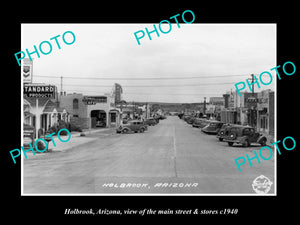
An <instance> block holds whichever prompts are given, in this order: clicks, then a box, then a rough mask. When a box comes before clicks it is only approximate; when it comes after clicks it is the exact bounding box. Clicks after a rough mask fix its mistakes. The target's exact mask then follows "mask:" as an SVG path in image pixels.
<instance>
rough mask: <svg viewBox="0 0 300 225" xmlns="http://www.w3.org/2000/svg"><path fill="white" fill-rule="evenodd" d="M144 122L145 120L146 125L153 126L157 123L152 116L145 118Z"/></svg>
mask: <svg viewBox="0 0 300 225" xmlns="http://www.w3.org/2000/svg"><path fill="white" fill-rule="evenodd" d="M144 122H145V124H147V125H148V126H154V125H156V124H157V121H156V119H154V118H153V117H149V118H147V119H146V120H145V121H144Z"/></svg>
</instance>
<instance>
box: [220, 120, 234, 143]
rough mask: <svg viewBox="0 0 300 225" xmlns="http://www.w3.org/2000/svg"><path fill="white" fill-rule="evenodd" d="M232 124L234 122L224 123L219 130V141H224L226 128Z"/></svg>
mask: <svg viewBox="0 0 300 225" xmlns="http://www.w3.org/2000/svg"><path fill="white" fill-rule="evenodd" d="M230 126H232V124H230V123H224V124H223V125H222V127H221V129H220V130H219V132H218V133H217V136H216V137H217V138H218V139H219V141H223V139H224V137H225V136H226V135H225V132H226V129H228V128H229V127H230Z"/></svg>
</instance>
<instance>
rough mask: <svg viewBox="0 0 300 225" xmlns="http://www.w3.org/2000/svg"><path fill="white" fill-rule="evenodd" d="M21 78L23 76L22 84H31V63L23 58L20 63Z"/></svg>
mask: <svg viewBox="0 0 300 225" xmlns="http://www.w3.org/2000/svg"><path fill="white" fill-rule="evenodd" d="M22 65H23V66H22V76H23V83H32V73H33V72H32V71H33V70H32V69H33V62H32V61H31V60H30V59H28V58H25V59H23V61H22Z"/></svg>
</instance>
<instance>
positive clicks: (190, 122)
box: [186, 116, 196, 124]
mask: <svg viewBox="0 0 300 225" xmlns="http://www.w3.org/2000/svg"><path fill="white" fill-rule="evenodd" d="M195 119H196V117H194V116H191V117H189V118H188V119H187V120H186V122H187V123H188V124H193V123H194V121H195Z"/></svg>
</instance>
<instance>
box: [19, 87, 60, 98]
mask: <svg viewBox="0 0 300 225" xmlns="http://www.w3.org/2000/svg"><path fill="white" fill-rule="evenodd" d="M55 90H56V87H55V86H54V85H46V84H34V85H31V84H30V85H29V84H27V85H26V84H24V91H23V96H24V97H28V98H52V99H53V98H55Z"/></svg>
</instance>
